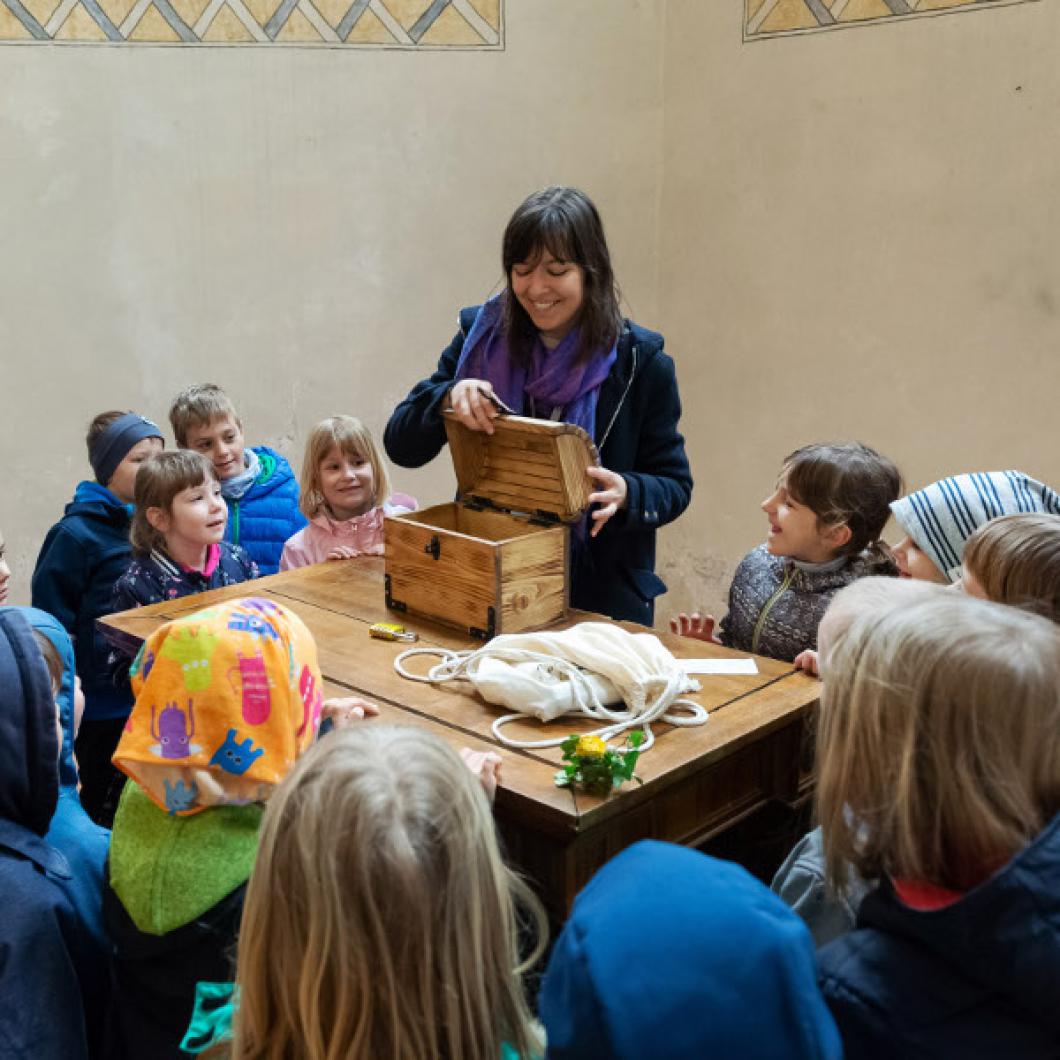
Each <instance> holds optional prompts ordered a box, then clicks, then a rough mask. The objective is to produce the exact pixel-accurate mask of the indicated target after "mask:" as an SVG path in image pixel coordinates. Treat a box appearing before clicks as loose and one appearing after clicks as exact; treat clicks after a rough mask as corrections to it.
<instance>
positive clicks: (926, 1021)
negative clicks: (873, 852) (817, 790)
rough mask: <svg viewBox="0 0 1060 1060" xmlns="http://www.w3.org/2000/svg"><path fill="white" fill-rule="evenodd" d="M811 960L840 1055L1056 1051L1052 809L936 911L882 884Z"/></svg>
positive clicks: (1056, 829)
mask: <svg viewBox="0 0 1060 1060" xmlns="http://www.w3.org/2000/svg"><path fill="white" fill-rule="evenodd" d="M818 961H819V967H820V980H821V988H822V990H823V991H824V995H825V998H826V1000H827V1001H828V1005H829V1007H830V1008H831V1010H832V1015H833V1016H835V1019H836V1023H837V1024H838V1025H839V1031H840V1034H841V1035H842V1037H843V1045H844V1048H845V1049H846V1055H847V1058H848V1060H863V1058H877V1057H878V1058H879V1060H884V1058H886V1060H890V1058H892V1057H898V1056H900V1057H916V1058H925V1060H926V1058H929V1057H938V1058H940V1060H941V1058H943V1057H945V1058H947V1060H949V1058H950V1057H960V1058H961V1060H976V1058H980V1057H981V1058H982V1060H996V1058H998V1057H1004V1058H1005V1060H1031V1058H1034V1060H1039V1058H1041V1060H1045V1058H1047V1057H1050V1058H1056V1057H1058V1056H1060V815H1058V816H1057V817H1055V818H1054V819H1053V821H1052V823H1051V824H1049V826H1048V827H1047V828H1046V829H1045V830H1044V831H1043V832H1042V833H1041V834H1040V835H1039V836H1038V837H1037V839H1036V840H1035V841H1034V842H1033V843H1031V844H1030V845H1029V846H1028V847H1026V848H1025V849H1024V850H1023V851H1021V852H1020V853H1019V854H1018V855H1017V856H1016V857H1015V858H1013V859H1012V861H1010V862H1009V863H1008V864H1007V865H1006V866H1005V867H1004V868H1003V869H1001V870H1000V871H999V872H997V873H995V874H994V875H993V876H992V877H991V878H990V879H988V880H987V881H985V882H984V883H982V884H980V885H979V886H978V887H976V888H974V889H973V890H971V891H969V892H968V893H967V894H966V895H965V896H964V897H963V898H961V900H960V901H958V902H956V903H955V904H953V905H951V906H948V907H946V908H944V909H939V910H935V911H933V912H918V911H916V910H913V909H910V908H908V907H907V906H905V905H904V904H903V903H902V902H900V901H899V900H898V898H897V897H896V896H895V894H894V890H893V888H892V887H891V885H890V883H889V882H886V881H885V882H884V883H883V884H882V885H881V886H880V887H879V888H878V889H877V890H875V891H873V892H872V893H871V894H869V895H868V896H867V897H866V898H865V900H864V901H863V902H862V903H861V906H860V908H859V910H858V926H857V928H856V929H855V930H854V931H852V932H849V933H848V934H846V935H844V936H842V937H841V938H839V939H837V940H836V941H835V942H832V943H830V944H829V945H827V946H825V947H824V948H823V949H822V950H820V952H819V954H818Z"/></svg>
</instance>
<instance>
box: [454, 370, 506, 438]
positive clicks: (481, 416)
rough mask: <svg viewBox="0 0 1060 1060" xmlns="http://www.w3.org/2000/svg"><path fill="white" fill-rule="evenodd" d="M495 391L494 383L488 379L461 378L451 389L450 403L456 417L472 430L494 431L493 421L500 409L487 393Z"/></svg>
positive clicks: (489, 432)
mask: <svg viewBox="0 0 1060 1060" xmlns="http://www.w3.org/2000/svg"><path fill="white" fill-rule="evenodd" d="M492 393H493V384H492V383H490V382H489V381H488V380H486V379H461V380H460V382H459V383H457V384H456V386H454V387H453V389H452V390H450V391H449V404H450V405H451V406H452V409H453V412H455V413H456V418H457V419H458V420H459V421H460V422H461V423H462V424H463V425H464V426H465V427H467V429H468V430H470V431H485V432H486V434H492V433H493V421H494V420H495V419H496V418H497V417H498V416H499V415H500V410H499V409H498V408H497V406H496V405H494V403H493V402H492V401H490V399H489V397H488V396H487V395H489V394H492Z"/></svg>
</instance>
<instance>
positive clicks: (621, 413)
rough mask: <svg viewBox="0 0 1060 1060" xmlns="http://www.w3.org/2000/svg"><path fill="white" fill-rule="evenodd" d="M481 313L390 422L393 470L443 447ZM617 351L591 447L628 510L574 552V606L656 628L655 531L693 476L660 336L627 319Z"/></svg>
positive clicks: (686, 495) (681, 502) (419, 462)
mask: <svg viewBox="0 0 1060 1060" xmlns="http://www.w3.org/2000/svg"><path fill="white" fill-rule="evenodd" d="M478 310H479V307H478V306H473V307H471V308H469V309H462V310H461V311H460V330H459V331H458V332H457V334H456V337H455V338H454V339H453V341H452V342H451V343H450V345H449V347H448V348H447V349H446V350H445V351H444V352H443V353H442V356H441V359H440V360H439V361H438V367H437V369H436V370H435V373H434V375H432V376H431V377H430V378H429V379H424V380H423V381H422V382H421V383H417V384H416V386H415V387H413V388H412V390H411V392H410V393H409V395H408V397H406V398H405V400H404V401H402V402H401V404H400V405H398V407H397V408H396V409H395V410H394V412H393V414H392V415H391V417H390V422H389V423H388V424H387V425H386V431H385V432H384V435H383V442H384V444H385V446H386V451H387V454H388V455H389V457H390V459H391V460H393V461H394V463H395V464H399V465H400V466H401V467H422V466H423V465H424V464H426V463H428V462H429V461H431V460H433V459H434V458H435V457H436V456H437V455H438V453H439V452H441V449H442V447H443V446H444V445H445V443H446V435H445V424H444V422H443V420H442V415H441V409H442V402H443V400H444V398H445V395H446V394H447V393H448V392H449V390H450V389H451V388H452V386H453V380H454V377H455V376H456V365H457V362H458V361H459V359H460V351H461V350H462V349H463V346H464V339H465V338H466V336H467V334H468V332H469V331H470V330H471V325H472V324H473V323H474V322H475V316H476V315H477V313H478ZM617 352H618V356H617V358H616V360H615V364H614V367H613V368H612V369H611V374H610V375H609V376H608V377H607V378H606V379H605V380H604V382H603V384H602V385H601V387H600V396H599V398H598V400H597V405H596V430H595V432H594V435H593V440H594V441H595V442H596V444H597V446H598V448H599V450H600V463H601V464H602V465H603V466H604V467H606V468H608V469H610V470H611V471H617V472H618V473H619V474H621V475H622V477H623V478H624V479H625V480H626V488H627V495H626V507H625V508H624V509H622V510H621V511H620V512H618V513H617V514H616V515H615V516H614V517H613V518H611V519H610V520H608V522H607V524H606V525H605V526H604V528H603V530H601V531H600V533H599V534H598V535H597V536H596V537H593V538H589V539H588V541H587V543H586V546H585V547H582V548H578V547H575V548H573V549H572V550H571V556H572V562H571V606H572V607H580V608H582V609H584V610H586V611H596V612H598V613H600V614H603V615H609V616H610V617H611V618H614V619H628V620H630V621H633V622H640V623H643V624H644V625H647V626H650V625H651V624H652V621H653V618H654V615H655V598H656V597H657V596H659V595H660V594H661V593H664V592H666V584H665V582H663V580H662V579H661V578H660V577H659V576H658V575H657V574H656V573H655V532H656V531H657V530H658V528H659V527H660V526H665V525H666V524H667V523H670V522H673V520H674V519H676V518H677V517H678V516H679V515H680V514H681V513H682V512H683V511H684V510H685V508H687V507H688V502H689V500H690V499H691V497H692V473H691V471H690V470H689V467H688V458H687V457H686V456H685V441H684V438H682V437H681V434H680V432H679V431H678V429H677V426H678V421H679V420H680V418H681V398H680V396H679V395H678V392H677V377H676V375H675V373H674V362H673V361H672V360H671V359H670V358H669V357H668V356H667V355H666V354H665V353H664V352H663V337H662V335H660V334H658V333H657V332H654V331H648V330H647V328H642V327H640V326H639V325H638V324H634V323H633V322H632V321H626V323H625V326H624V328H623V331H622V334H621V335H620V336H619V338H618V343H617ZM516 411H520V410H516Z"/></svg>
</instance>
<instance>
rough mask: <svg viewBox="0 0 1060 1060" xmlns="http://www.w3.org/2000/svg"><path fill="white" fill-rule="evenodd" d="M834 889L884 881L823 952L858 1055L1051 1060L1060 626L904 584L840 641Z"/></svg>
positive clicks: (822, 811) (831, 791)
mask: <svg viewBox="0 0 1060 1060" xmlns="http://www.w3.org/2000/svg"><path fill="white" fill-rule="evenodd" d="M817 768H818V776H819V782H818V790H817V806H818V815H819V818H820V821H821V827H822V832H823V838H824V851H825V860H826V871H827V875H828V879H829V882H830V884H831V885H832V886H833V887H835V888H842V887H843V885H844V881H845V875H846V872H847V869H848V866H852V867H853V868H854V870H855V871H856V872H857V873H858V874H859V875H860V876H861V877H863V878H864V879H867V880H873V881H877V887H876V889H875V890H873V891H872V892H871V893H870V894H869V895H868V896H867V897H866V898H865V899H864V901H863V902H862V903H861V906H860V908H859V910H858V924H857V928H856V929H855V930H854V931H852V932H850V933H848V934H846V935H844V936H843V937H842V938H840V939H838V940H836V941H835V942H833V943H830V944H829V945H828V946H825V947H824V948H823V949H822V950H821V951H820V953H819V954H818V958H819V967H820V972H821V984H822V989H823V991H824V994H825V998H826V1000H827V1001H828V1003H829V1006H830V1008H831V1010H832V1014H833V1015H834V1016H835V1018H836V1021H837V1023H838V1025H839V1030H840V1033H841V1035H842V1037H843V1043H844V1046H845V1049H846V1055H847V1057H848V1058H850V1060H858V1058H859V1057H885V1056H886V1057H891V1056H917V1057H953V1056H959V1057H962V1058H975V1057H984V1058H985V1057H991V1058H993V1057H998V1056H1004V1057H1007V1058H1008V1057H1046V1056H1050V1057H1051V1056H1055V1055H1056V1044H1057V1042H1058V1041H1060V1010H1058V1008H1057V1004H1056V1000H1057V992H1056V984H1057V983H1058V982H1060V933H1058V931H1057V924H1060V888H1058V887H1057V884H1056V881H1057V879H1058V878H1060V630H1058V629H1057V627H1056V626H1055V625H1053V624H1052V623H1051V622H1049V621H1048V620H1046V619H1044V618H1041V617H1039V616H1037V615H1031V614H1027V613H1025V612H1022V611H1020V610H1018V609H1017V608H1012V607H1005V606H1002V605H999V604H994V603H989V602H986V601H982V600H976V599H973V598H971V597H969V596H966V595H965V594H963V593H945V592H936V593H934V594H932V595H930V596H928V597H927V598H925V599H922V600H920V601H918V602H916V603H913V604H912V605H909V604H908V602H907V600H906V598H905V596H904V594H900V593H898V594H895V596H894V599H893V602H892V604H891V605H890V606H889V607H880V606H877V607H876V608H874V609H873V610H872V611H871V612H870V613H867V614H861V615H859V616H858V617H857V618H855V619H854V621H853V623H852V624H851V625H850V627H849V629H848V631H847V632H846V633H845V634H843V635H842V636H841V637H840V638H839V639H838V640H837V641H836V642H835V644H834V645H833V646H831V647H830V648H829V649H828V653H827V655H826V659H825V682H824V685H823V689H822V695H821V709H820V733H819V741H818V745H817Z"/></svg>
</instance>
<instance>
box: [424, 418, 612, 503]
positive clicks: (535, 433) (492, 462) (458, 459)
mask: <svg viewBox="0 0 1060 1060" xmlns="http://www.w3.org/2000/svg"><path fill="white" fill-rule="evenodd" d="M443 418H444V420H445V433H446V434H447V435H448V437H449V451H450V453H452V457H453V468H454V469H455V471H456V481H457V486H458V488H459V491H460V496H461V498H463V499H464V500H474V501H478V502H480V503H483V502H485V503H489V504H491V505H492V506H493V507H495V508H500V509H504V510H507V511H515V512H529V513H532V514H534V515H537V516H540V517H546V518H548V517H551V518H554V519H561V520H562V521H563V522H565V523H570V522H575V521H576V520H577V519H578V518H580V516H581V515H582V513H583V512H584V511H585V509H586V508H588V507H589V494H590V493H592V492H593V488H594V487H593V484H592V481H591V480H590V478H589V476H588V475H586V473H585V469H586V468H588V467H592V466H594V465H596V464H599V463H600V455H599V453H598V452H597V451H596V446H595V445H594V444H593V440H592V438H590V437H589V435H588V434H587V433H586V432H585V431H584V430H582V428H581V427H576V426H574V424H571V423H555V422H553V421H552V420H533V419H529V418H528V417H526V416H498V417H497V418H496V419H495V420H494V421H493V434H486V433H485V432H483V431H472V430H468V428H467V427H465V426H464V425H463V424H462V423H461V422H460V420H458V419H457V418H456V416H455V414H453V413H452V412H446V413H444V414H443Z"/></svg>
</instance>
